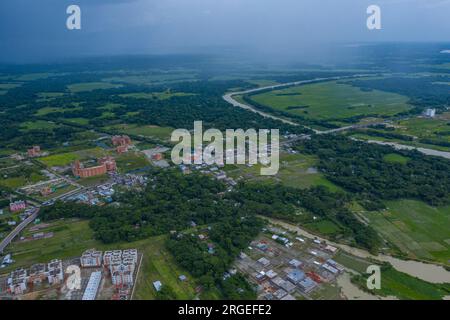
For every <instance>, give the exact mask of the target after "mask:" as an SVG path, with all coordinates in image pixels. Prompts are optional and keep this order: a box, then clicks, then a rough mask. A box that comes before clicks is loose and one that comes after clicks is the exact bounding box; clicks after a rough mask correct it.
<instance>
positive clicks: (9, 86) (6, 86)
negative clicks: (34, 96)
mask: <svg viewBox="0 0 450 320" xmlns="http://www.w3.org/2000/svg"><path fill="white" fill-rule="evenodd" d="M21 85H22V84H21V83H0V90H5V91H8V90H9V89H14V88H17V87H20V86H21Z"/></svg>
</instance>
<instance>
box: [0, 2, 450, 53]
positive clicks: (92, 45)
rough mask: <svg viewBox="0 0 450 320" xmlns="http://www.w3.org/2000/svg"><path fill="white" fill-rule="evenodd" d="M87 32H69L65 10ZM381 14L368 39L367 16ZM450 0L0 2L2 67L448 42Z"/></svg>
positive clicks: (449, 32) (449, 33)
mask: <svg viewBox="0 0 450 320" xmlns="http://www.w3.org/2000/svg"><path fill="white" fill-rule="evenodd" d="M70 4H77V5H79V6H80V7H81V10H82V30H78V31H69V30H67V29H66V19H67V14H66V8H67V6H68V5H70ZM370 4H378V5H380V6H381V8H382V24H383V29H382V30H380V31H374V32H371V31H368V30H367V28H366V18H367V15H366V8H367V6H368V5H370ZM449 14H450V1H448V0H339V1H336V0H1V1H0V45H1V48H0V49H1V50H0V60H9V61H18V60H28V61H30V60H45V59H49V60H50V59H54V58H60V57H73V56H84V55H95V54H123V53H126V54H133V53H160V52H186V51H189V52H202V51H204V50H208V49H210V48H228V47H234V48H241V49H248V50H254V51H256V52H259V53H266V54H268V55H270V54H275V53H280V52H298V51H305V50H307V49H308V48H310V47H313V46H319V45H323V44H328V43H333V42H359V41H368V42H370V41H443V40H447V41H450V38H449V35H450V19H448V16H449Z"/></svg>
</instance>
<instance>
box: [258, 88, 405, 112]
mask: <svg viewBox="0 0 450 320" xmlns="http://www.w3.org/2000/svg"><path fill="white" fill-rule="evenodd" d="M251 99H252V100H254V101H256V102H258V103H260V104H262V105H264V106H268V107H271V108H273V109H277V110H282V111H285V112H288V113H291V114H294V115H301V116H304V117H307V118H311V119H321V120H328V119H344V118H349V117H353V116H361V115H387V116H391V115H395V114H397V113H399V112H402V111H405V110H408V109H409V108H410V106H409V105H408V104H407V103H406V102H407V100H408V98H407V97H404V96H401V95H398V94H393V93H388V92H383V91H378V90H373V91H362V90H360V89H359V88H356V87H353V86H350V85H347V84H344V83H341V82H336V81H332V82H323V83H316V84H310V85H304V86H297V87H291V88H287V89H282V90H274V91H271V92H266V93H262V94H257V95H254V96H252V97H251Z"/></svg>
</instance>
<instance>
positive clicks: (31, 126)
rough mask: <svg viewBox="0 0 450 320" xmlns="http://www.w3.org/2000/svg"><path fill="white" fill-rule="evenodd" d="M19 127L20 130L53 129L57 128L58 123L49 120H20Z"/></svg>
mask: <svg viewBox="0 0 450 320" xmlns="http://www.w3.org/2000/svg"><path fill="white" fill-rule="evenodd" d="M20 127H21V129H22V130H25V131H26V130H39V129H54V128H57V127H58V125H57V124H56V123H54V122H51V121H43V120H36V121H27V122H22V123H21V125H20Z"/></svg>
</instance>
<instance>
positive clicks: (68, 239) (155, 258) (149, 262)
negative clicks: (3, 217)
mask: <svg viewBox="0 0 450 320" xmlns="http://www.w3.org/2000/svg"><path fill="white" fill-rule="evenodd" d="M39 232H46V233H48V232H53V233H54V236H53V237H52V238H48V239H40V240H35V241H28V242H13V243H12V244H11V246H10V247H8V252H12V254H13V257H14V260H15V261H16V262H15V263H14V264H13V265H12V266H10V267H8V268H5V269H2V273H7V272H9V271H11V270H12V269H14V268H17V267H19V266H22V267H29V266H31V265H32V264H34V263H45V262H48V261H50V260H51V259H55V258H59V259H68V258H73V257H79V256H80V255H81V253H82V252H83V251H85V250H86V249H90V248H96V249H98V250H111V249H128V248H136V249H138V250H139V252H140V253H143V260H142V265H141V269H140V272H139V275H138V279H137V281H136V283H137V287H136V291H135V297H134V298H135V299H154V298H155V294H156V292H155V290H154V288H153V285H152V283H153V281H156V280H160V281H161V282H162V283H163V285H167V286H170V288H171V289H172V290H173V292H174V293H175V295H176V298H177V299H193V298H194V297H195V291H194V288H195V287H196V283H195V280H194V279H193V278H192V277H191V276H190V275H189V273H188V272H186V271H183V270H182V269H180V268H179V267H178V266H177V265H176V263H175V261H174V259H173V257H172V256H171V255H170V253H169V252H168V251H167V250H166V249H165V247H164V241H165V236H158V237H152V238H148V239H145V240H140V241H136V242H129V243H127V242H120V243H117V244H108V245H105V244H103V243H101V242H99V241H97V240H95V237H94V234H93V232H92V230H91V229H90V228H89V222H88V221H82V220H76V219H64V220H58V221H56V222H53V223H51V224H50V226H48V227H46V228H44V229H41V230H39ZM25 235H31V232H30V231H25ZM181 274H184V275H186V276H187V281H186V282H180V281H179V280H178V276H179V275H181Z"/></svg>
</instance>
